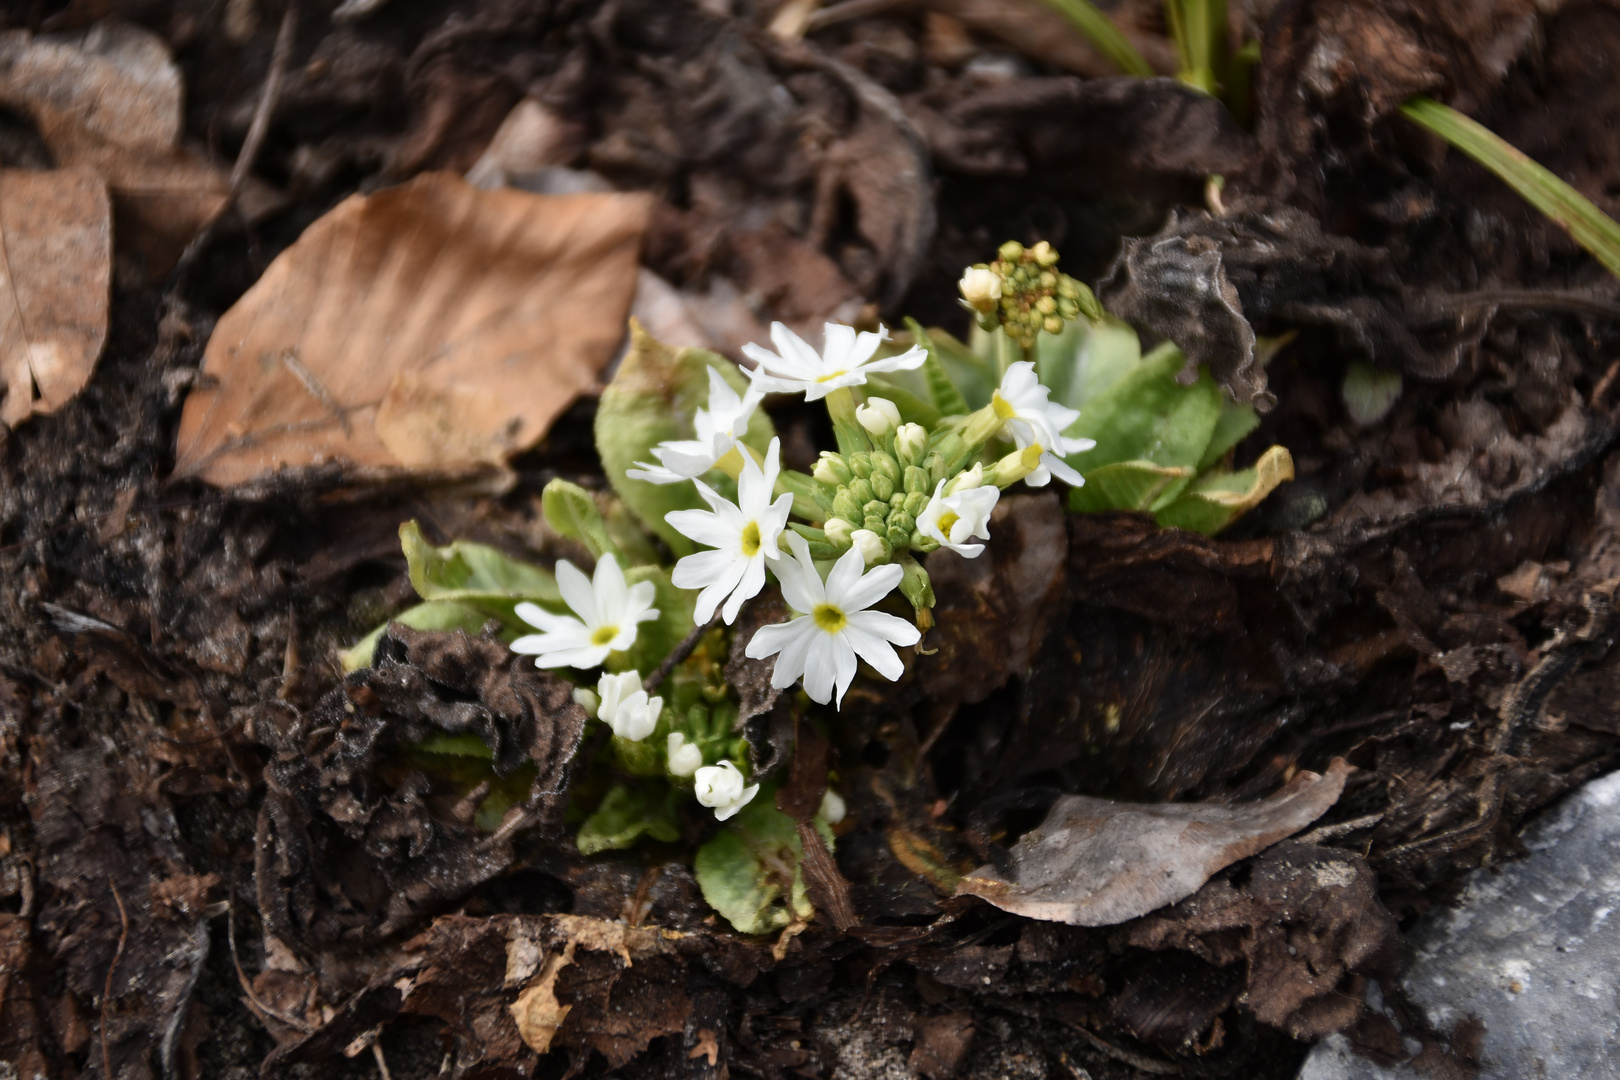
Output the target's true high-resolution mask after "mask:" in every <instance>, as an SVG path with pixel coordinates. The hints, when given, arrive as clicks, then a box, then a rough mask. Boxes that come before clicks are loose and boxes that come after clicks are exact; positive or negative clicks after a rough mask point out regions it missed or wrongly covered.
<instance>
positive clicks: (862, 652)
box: [844, 612, 906, 682]
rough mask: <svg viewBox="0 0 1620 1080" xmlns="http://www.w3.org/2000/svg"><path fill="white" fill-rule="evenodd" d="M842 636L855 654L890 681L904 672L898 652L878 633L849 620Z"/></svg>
mask: <svg viewBox="0 0 1620 1080" xmlns="http://www.w3.org/2000/svg"><path fill="white" fill-rule="evenodd" d="M862 614H867V615H873V614H878V613H877V612H863V613H862ZM890 618H893V616H890ZM899 621H904V620H899ZM844 637H845V638H846V639H847V640H848V641H849V645H850V648H852V649H854V650H855V653H856V655H858V656H859V657H860V658H861V659H862V660H865V661H866V662H867V663H868V664H871V665H872V667H873V669H874V670H875V671H876V672H877V673H878V674H879V675H882V676H883V677H884V678H885V679H888V680H889V681H890V682H894V680H896V679H898V678H899V677H900V676H901V675H902V674H904V673H905V670H906V665H905V664H904V663H903V662H902V661H901V659H900V654H899V653H897V652H895V651H894V647H893V646H891V645H890V644H889V643H888V642H887V641H885V640H883V638H882V637H880V636H879V635H878V634H875V633H870V632H868V631H867V630H866V629H865V628H864V627H863V626H861V625H859V624H857V623H855V622H851V623H850V624H849V625H848V626H846V627H844Z"/></svg>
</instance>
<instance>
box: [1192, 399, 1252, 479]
mask: <svg viewBox="0 0 1620 1080" xmlns="http://www.w3.org/2000/svg"><path fill="white" fill-rule="evenodd" d="M1259 426H1260V414H1259V413H1257V412H1255V411H1254V406H1253V405H1250V404H1248V403H1247V402H1244V403H1242V404H1239V403H1238V402H1236V401H1233V400H1232V399H1231V398H1229V397H1227V396H1226V395H1224V394H1222V395H1221V415H1220V416H1218V417H1216V418H1215V432H1214V434H1212V435H1211V436H1210V438H1209V445H1208V446H1206V447H1205V448H1204V456H1203V458H1201V459H1200V460H1199V462H1198V467H1199V468H1200V469H1207V468H1209V467H1210V466H1211V465H1214V464H1215V463H1216V462H1217V461H1220V460H1221V458H1223V457H1225V456H1226V452H1227V451H1228V450H1230V449H1232V447H1234V446H1236V445H1237V444H1238V443H1240V442H1242V441H1243V437H1244V436H1245V435H1247V434H1248V433H1249V432H1251V431H1253V430H1254V429H1255V428H1257V427H1259Z"/></svg>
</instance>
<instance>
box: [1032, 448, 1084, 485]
mask: <svg viewBox="0 0 1620 1080" xmlns="http://www.w3.org/2000/svg"><path fill="white" fill-rule="evenodd" d="M1041 464H1042V465H1043V466H1044V467H1045V468H1046V469H1048V470H1050V471H1051V473H1052V475H1053V476H1055V477H1057V478H1058V479H1059V480H1061V481H1063V482H1064V483H1065V484H1068V485H1069V486H1070V487H1081V486H1083V485H1084V484H1085V482H1086V480H1085V477H1083V476H1081V475H1080V474H1079V473H1077V472H1075V471H1074V467H1073V466H1072V465H1070V464H1069V463H1068V462H1066V461H1064V460H1063V459H1062V458H1060V457H1058V456H1057V455H1056V454H1042V455H1041ZM1035 486H1036V487H1039V486H1040V485H1039V484H1037V485H1035Z"/></svg>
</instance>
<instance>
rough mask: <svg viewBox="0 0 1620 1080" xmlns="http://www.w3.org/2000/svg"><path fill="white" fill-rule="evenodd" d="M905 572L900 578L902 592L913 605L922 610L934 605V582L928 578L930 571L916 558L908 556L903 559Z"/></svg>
mask: <svg viewBox="0 0 1620 1080" xmlns="http://www.w3.org/2000/svg"><path fill="white" fill-rule="evenodd" d="M900 565H901V567H902V568H903V569H904V570H905V574H904V575H903V576H902V577H901V578H900V592H901V595H903V596H904V597H905V598H906V599H907V600H910V601H911V606H912V607H914V608H917V609H918V610H921V609H923V608H931V607H933V606H934V584H933V582H931V581H929V580H928V571H927V570H924V569H923V568H922V564H921V563H919V562H918V561H917V560H916V559H913V558H911V557H910V556H907V557H906V558H904V559H903V560H901V564H900Z"/></svg>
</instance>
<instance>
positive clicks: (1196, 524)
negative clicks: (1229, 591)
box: [1155, 446, 1294, 536]
mask: <svg viewBox="0 0 1620 1080" xmlns="http://www.w3.org/2000/svg"><path fill="white" fill-rule="evenodd" d="M1293 478H1294V459H1293V458H1292V457H1291V456H1289V453H1288V451H1287V450H1285V449H1284V448H1283V447H1281V446H1273V447H1272V448H1271V449H1270V450H1267V451H1266V452H1265V453H1264V454H1262V455H1260V460H1259V461H1257V462H1255V463H1254V466H1253V467H1252V468H1248V469H1244V470H1242V471H1240V472H1235V473H1231V472H1225V471H1217V472H1212V473H1209V474H1206V475H1204V476H1200V477H1199V478H1198V479H1197V480H1195V481H1194V482H1193V483H1192V484H1191V485H1190V486H1189V487H1188V488H1187V490H1186V491H1185V492H1183V493H1182V495H1181V497H1180V498H1178V499H1176V500H1175V501H1174V502H1172V503H1170V505H1168V506H1166V507H1164V508H1163V509H1162V510H1160V511H1159V512H1158V514H1156V515H1155V517H1156V518H1157V520H1158V522H1159V525H1160V527H1162V528H1167V529H1169V528H1175V529H1186V530H1187V531H1188V532H1196V533H1203V534H1204V535H1205V536H1214V535H1215V534H1216V533H1218V532H1220V531H1221V530H1222V529H1224V528H1226V527H1227V526H1228V525H1230V524H1232V522H1234V521H1236V520H1237V519H1238V518H1239V517H1241V516H1242V515H1243V514H1245V513H1247V512H1248V511H1249V510H1252V509H1253V508H1254V507H1256V506H1257V505H1259V503H1260V500H1261V499H1264V498H1265V497H1266V496H1267V495H1269V494H1271V492H1272V491H1273V490H1275V489H1276V487H1277V485H1278V484H1281V483H1282V482H1283V481H1285V480H1292V479H1293Z"/></svg>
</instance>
